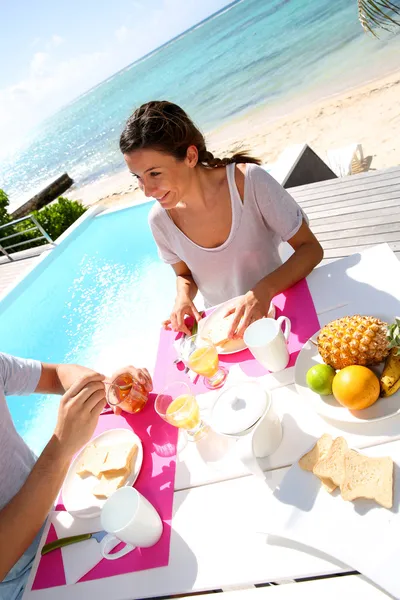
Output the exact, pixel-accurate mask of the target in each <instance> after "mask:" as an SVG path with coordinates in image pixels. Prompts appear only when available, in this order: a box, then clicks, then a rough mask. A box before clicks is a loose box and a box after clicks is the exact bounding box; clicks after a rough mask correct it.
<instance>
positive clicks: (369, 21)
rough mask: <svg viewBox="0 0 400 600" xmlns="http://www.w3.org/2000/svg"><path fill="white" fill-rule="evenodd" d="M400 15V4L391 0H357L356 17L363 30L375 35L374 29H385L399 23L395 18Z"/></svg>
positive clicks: (388, 29) (387, 29)
mask: <svg viewBox="0 0 400 600" xmlns="http://www.w3.org/2000/svg"><path fill="white" fill-rule="evenodd" d="M395 16H400V6H399V5H398V4H397V3H396V4H394V3H393V2H391V0H358V17H359V19H360V22H361V25H362V27H363V29H364V30H365V31H369V32H370V33H372V35H374V36H375V37H377V36H376V33H375V29H376V28H381V29H385V30H386V31H390V29H391V28H392V27H393V26H394V25H400V22H399V21H397V20H396V19H395Z"/></svg>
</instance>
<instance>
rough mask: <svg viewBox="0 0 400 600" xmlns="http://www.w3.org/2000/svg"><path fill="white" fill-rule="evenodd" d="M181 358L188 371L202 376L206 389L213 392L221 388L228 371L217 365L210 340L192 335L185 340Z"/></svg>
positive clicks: (214, 348) (216, 352)
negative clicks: (190, 370)
mask: <svg viewBox="0 0 400 600" xmlns="http://www.w3.org/2000/svg"><path fill="white" fill-rule="evenodd" d="M183 357H184V359H185V361H186V363H187V366H188V367H189V369H192V371H194V372H195V373H197V374H198V375H203V381H204V385H205V386H206V388H208V389H209V390H215V389H218V388H220V387H222V386H223V385H224V383H225V380H226V378H227V376H228V371H227V369H225V368H224V367H221V366H220V364H219V358H218V350H217V348H216V346H215V345H214V344H213V343H212V341H211V340H210V338H207V337H206V338H203V337H200V335H193V336H191V337H188V338H186V340H185V343H184V348H183Z"/></svg>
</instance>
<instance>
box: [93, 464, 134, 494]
mask: <svg viewBox="0 0 400 600" xmlns="http://www.w3.org/2000/svg"><path fill="white" fill-rule="evenodd" d="M119 473H120V474H119V475H118V476H114V477H106V476H105V475H101V477H100V480H99V483H97V484H96V485H95V486H94V488H93V490H92V492H93V494H94V495H95V496H96V497H97V498H109V497H110V496H111V494H113V493H114V492H115V491H116V490H117V489H118V488H120V487H122V486H123V485H124V484H125V483H126V480H127V479H128V475H129V473H130V470H129V469H126V470H125V471H122V472H121V471H120V472H119Z"/></svg>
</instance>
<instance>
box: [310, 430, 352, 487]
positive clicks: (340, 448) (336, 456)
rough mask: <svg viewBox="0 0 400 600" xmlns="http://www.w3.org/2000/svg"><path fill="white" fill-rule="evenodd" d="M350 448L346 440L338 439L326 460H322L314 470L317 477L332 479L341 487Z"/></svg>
mask: <svg viewBox="0 0 400 600" xmlns="http://www.w3.org/2000/svg"><path fill="white" fill-rule="evenodd" d="M348 450H349V447H348V445H347V442H346V440H345V439H344V438H342V437H338V438H336V439H335V440H334V442H333V443H332V446H331V447H330V449H329V451H328V454H327V455H326V456H325V458H322V459H320V460H319V461H318V462H317V463H316V465H315V466H314V468H313V473H314V474H315V475H317V477H319V478H321V477H325V478H328V479H331V480H332V481H333V483H334V484H335V485H339V486H340V485H341V484H342V482H343V479H344V458H345V455H346V453H347V452H348Z"/></svg>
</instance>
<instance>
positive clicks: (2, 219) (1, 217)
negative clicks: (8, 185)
mask: <svg viewBox="0 0 400 600" xmlns="http://www.w3.org/2000/svg"><path fill="white" fill-rule="evenodd" d="M8 204H9V201H8V196H7V194H6V193H5V192H4V191H3V190H0V225H4V224H5V223H8V221H10V220H11V217H10V215H9V214H8V212H7V206H8ZM0 237H1V236H0Z"/></svg>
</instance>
